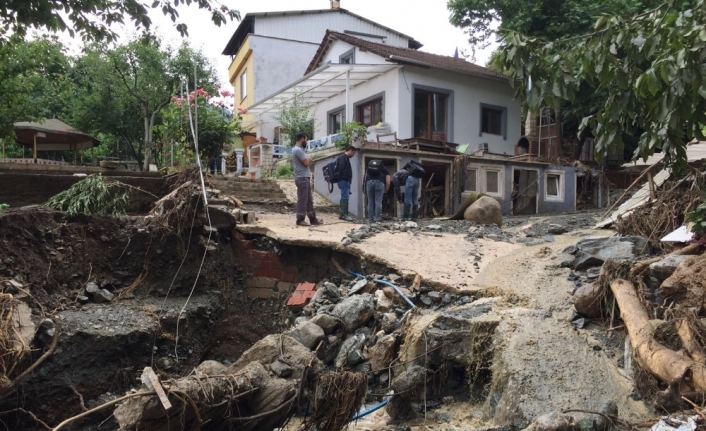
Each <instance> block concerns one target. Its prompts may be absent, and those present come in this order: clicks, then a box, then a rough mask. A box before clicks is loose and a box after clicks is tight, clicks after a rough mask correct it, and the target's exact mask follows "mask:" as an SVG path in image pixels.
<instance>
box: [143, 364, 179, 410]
mask: <svg viewBox="0 0 706 431" xmlns="http://www.w3.org/2000/svg"><path fill="white" fill-rule="evenodd" d="M142 384H143V385H145V386H147V389H149V390H153V391H155V392H156V393H157V397H158V398H159V402H161V403H162V407H164V409H165V410H169V409H171V408H172V403H170V402H169V398H167V394H166V393H164V388H162V384H161V383H160V382H159V377H157V375H156V374H155V373H154V371H152V367H145V370H144V371H143V372H142Z"/></svg>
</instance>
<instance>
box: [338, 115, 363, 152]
mask: <svg viewBox="0 0 706 431" xmlns="http://www.w3.org/2000/svg"><path fill="white" fill-rule="evenodd" d="M341 135H343V136H342V138H341V139H339V140H338V141H336V148H338V149H339V150H343V149H344V148H346V147H347V146H348V145H351V144H352V143H353V142H356V141H358V140H360V139H365V138H366V137H367V136H368V128H367V127H365V126H364V125H362V124H360V123H359V122H357V121H349V122H348V123H346V124H344V125H343V127H342V128H341Z"/></svg>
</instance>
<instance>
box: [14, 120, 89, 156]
mask: <svg viewBox="0 0 706 431" xmlns="http://www.w3.org/2000/svg"><path fill="white" fill-rule="evenodd" d="M14 128H15V140H16V141H17V143H19V144H22V145H25V146H29V147H32V146H34V139H35V133H36V134H37V136H36V139H37V150H39V151H70V150H85V149H86V148H91V147H95V146H97V145H98V144H99V143H100V141H98V139H96V138H94V137H93V136H91V135H89V134H87V133H83V132H81V131H80V130H76V129H75V128H73V127H72V126H69V125H68V124H66V123H64V122H63V121H60V120H57V119H56V118H50V119H48V120H44V121H42V122H36V123H35V122H31V121H22V122H19V123H15V125H14Z"/></svg>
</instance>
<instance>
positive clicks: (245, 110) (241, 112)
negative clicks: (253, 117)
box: [238, 107, 248, 114]
mask: <svg viewBox="0 0 706 431" xmlns="http://www.w3.org/2000/svg"><path fill="white" fill-rule="evenodd" d="M238 113H239V114H247V113H248V108H242V107H240V108H238Z"/></svg>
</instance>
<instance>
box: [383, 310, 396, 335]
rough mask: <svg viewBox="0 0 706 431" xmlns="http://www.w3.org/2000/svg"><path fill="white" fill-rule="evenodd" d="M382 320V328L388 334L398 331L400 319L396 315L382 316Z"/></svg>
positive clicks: (386, 314)
mask: <svg viewBox="0 0 706 431" xmlns="http://www.w3.org/2000/svg"><path fill="white" fill-rule="evenodd" d="M380 320H381V322H380V326H381V327H382V330H383V331H385V332H386V333H388V334H389V333H391V332H393V331H394V330H395V329H397V324H398V319H397V315H396V314H395V313H385V314H383V315H382V319H380Z"/></svg>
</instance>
